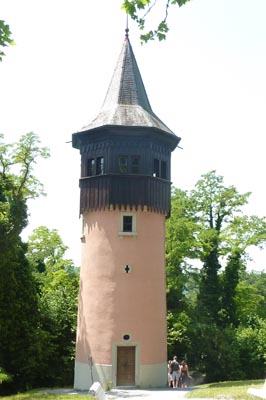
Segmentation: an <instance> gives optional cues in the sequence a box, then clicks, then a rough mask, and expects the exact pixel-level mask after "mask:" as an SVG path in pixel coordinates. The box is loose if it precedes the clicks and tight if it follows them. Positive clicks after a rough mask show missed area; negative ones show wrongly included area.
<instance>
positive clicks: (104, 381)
mask: <svg viewBox="0 0 266 400" xmlns="http://www.w3.org/2000/svg"><path fill="white" fill-rule="evenodd" d="M94 382H100V383H101V385H102V387H103V389H104V390H108V389H109V388H111V387H116V386H118V385H117V382H116V368H113V366H112V365H94V366H93V367H92V369H91V368H90V366H89V365H88V364H84V363H81V362H78V361H76V362H75V378H74V388H75V389H77V390H89V388H90V387H91V385H92V384H93V383H94ZM166 385H167V363H166V362H165V363H163V364H155V365H142V366H139V368H138V370H136V376H135V386H137V387H142V388H148V387H165V386H166ZM130 386H131V385H130Z"/></svg>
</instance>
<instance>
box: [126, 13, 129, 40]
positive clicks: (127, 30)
mask: <svg viewBox="0 0 266 400" xmlns="http://www.w3.org/2000/svg"><path fill="white" fill-rule="evenodd" d="M125 31H126V38H128V32H129V29H128V14H127V23H126V29H125Z"/></svg>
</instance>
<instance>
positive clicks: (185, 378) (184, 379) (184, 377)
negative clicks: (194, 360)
mask: <svg viewBox="0 0 266 400" xmlns="http://www.w3.org/2000/svg"><path fill="white" fill-rule="evenodd" d="M190 379H191V377H190V374H189V369H188V365H187V362H186V361H185V360H183V361H182V362H181V366H180V381H181V387H183V388H186V387H187V386H188V383H189V380H190Z"/></svg>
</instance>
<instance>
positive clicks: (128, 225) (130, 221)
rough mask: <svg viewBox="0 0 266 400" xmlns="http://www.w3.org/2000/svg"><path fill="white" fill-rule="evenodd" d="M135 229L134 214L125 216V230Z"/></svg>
mask: <svg viewBox="0 0 266 400" xmlns="http://www.w3.org/2000/svg"><path fill="white" fill-rule="evenodd" d="M132 230H133V217H132V215H124V216H123V232H132Z"/></svg>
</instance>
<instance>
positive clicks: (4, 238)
mask: <svg viewBox="0 0 266 400" xmlns="http://www.w3.org/2000/svg"><path fill="white" fill-rule="evenodd" d="M1 140H3V135H1ZM39 143H40V141H39V138H38V137H37V136H36V135H35V134H33V133H28V134H26V135H23V136H22V137H21V139H20V140H19V142H18V143H15V144H4V143H1V144H0V254H1V258H0V275H1V280H0V331H1V341H0V366H1V367H2V368H4V369H5V371H6V372H7V373H8V374H9V375H11V376H12V377H13V381H12V383H11V384H12V385H14V387H22V388H23V387H25V386H26V385H27V383H28V382H32V381H33V380H34V369H33V368H32V364H33V363H35V362H36V360H37V358H38V352H37V351H36V349H37V347H38V346H37V342H38V330H39V315H38V297H37V290H36V284H35V281H34V278H33V275H32V271H31V268H30V265H29V263H28V260H27V259H26V257H25V253H26V245H25V244H24V243H23V242H22V240H21V238H20V233H21V232H22V230H23V229H24V228H25V226H26V225H27V216H28V214H27V199H28V198H35V197H37V196H39V195H40V194H41V193H42V185H41V184H40V182H39V181H38V180H37V179H36V178H35V177H34V176H33V174H32V171H33V165H34V163H36V161H37V159H38V158H39V157H44V158H45V157H47V156H48V151H47V149H46V148H41V147H39ZM25 360H27V361H28V362H27V363H25Z"/></svg>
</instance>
